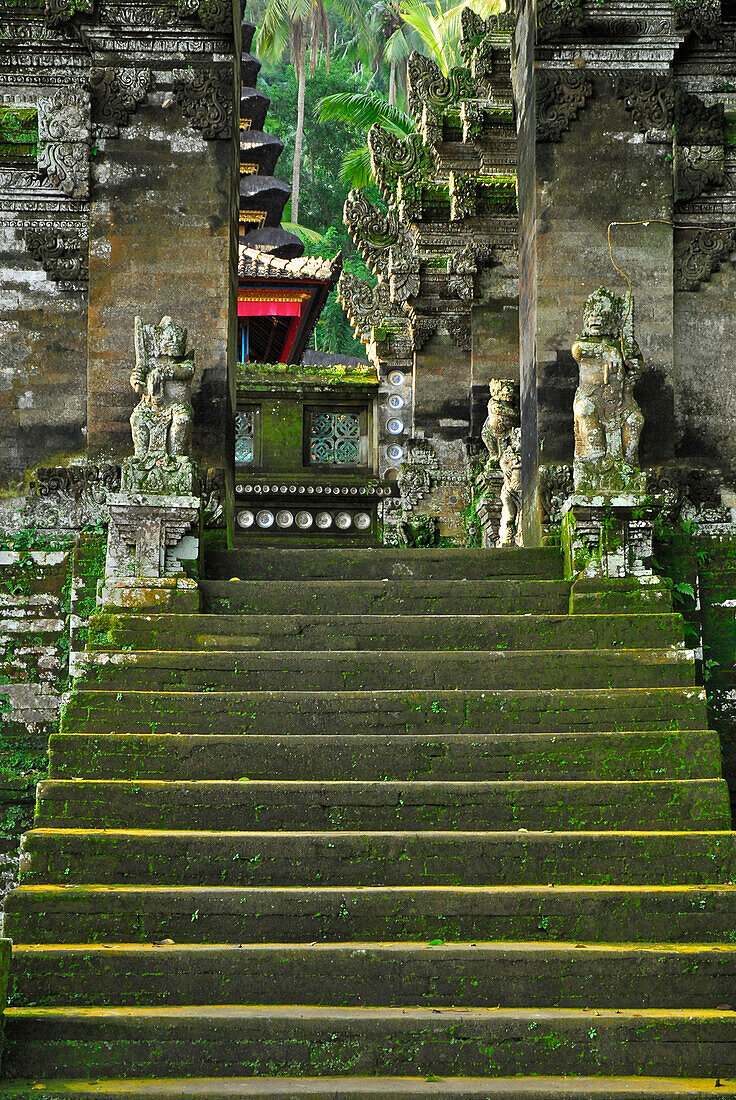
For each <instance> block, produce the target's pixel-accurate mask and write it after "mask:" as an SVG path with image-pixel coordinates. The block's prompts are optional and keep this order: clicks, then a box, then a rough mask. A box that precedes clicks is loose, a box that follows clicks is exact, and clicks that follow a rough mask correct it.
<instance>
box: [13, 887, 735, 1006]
mask: <svg viewBox="0 0 736 1100" xmlns="http://www.w3.org/2000/svg"><path fill="white" fill-rule="evenodd" d="M555 889H557V887H555ZM363 950H370V951H386V952H388V951H394V952H402V953H405V954H414V953H416V954H419V953H427V952H431V953H432V954H437V953H439V954H443V953H444V954H447V953H448V952H451V953H452V954H457V955H461V954H464V953H466V952H467V953H469V952H470V951H473V952H475V951H488V952H489V953H492V952H498V953H499V954H509V953H514V952H516V953H518V954H529V955H543V954H546V953H550V954H555V955H566V954H570V953H571V952H582V951H585V952H597V953H598V954H603V955H611V956H612V957H616V956H618V955H633V956H636V955H654V956H660V955H662V954H665V955H666V954H670V955H673V956H682V957H683V958H689V957H691V956H694V955H698V954H706V953H707V954H717V955H736V943H708V942H700V943H693V942H690V941H688V942H687V943H671V942H667V941H662V942H658V941H654V940H652V941H649V942H645V943H636V942H630V943H610V942H603V943H599V942H598V941H595V940H578V941H575V940H448V941H445V940H442V941H441V942H438V941H428V940H334V941H333V940H319V941H317V942H311V941H310V942H309V943H304V942H303V941H302V942H299V941H298V940H295V941H292V942H286V941H284V942H281V941H279V942H278V943H227V942H224V943H173V942H172V943H167V942H165V941H163V940H161V941H158V942H156V941H154V942H151V943H139V942H137V941H135V940H131V941H127V942H126V941H123V940H116V941H114V942H112V943H96V942H90V943H14V944H13V955H16V954H22V955H66V954H70V953H74V954H82V953H85V952H98V953H99V954H100V955H104V956H106V957H107V956H110V957H114V956H115V955H116V954H117V955H125V954H135V955H152V956H153V955H161V954H164V955H176V954H178V953H181V952H184V953H186V954H189V955H198V954H201V955H210V954H213V953H217V952H225V951H226V952H229V953H232V954H238V953H242V952H248V951H251V952H257V953H259V954H263V955H266V954H269V953H279V954H280V953H283V952H289V951H310V952H314V953H316V954H319V953H321V952H325V953H326V952H335V951H340V952H344V953H346V954H349V953H350V952H352V951H363ZM509 1011H510V1010H509ZM632 1011H633V1010H632Z"/></svg>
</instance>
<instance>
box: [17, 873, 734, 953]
mask: <svg viewBox="0 0 736 1100" xmlns="http://www.w3.org/2000/svg"><path fill="white" fill-rule="evenodd" d="M735 911H736V886H733V885H725V886H692V885H685V886H632V885H624V886H597V887H589V886H554V887H549V886H547V885H546V884H545V885H543V886H487V887H482V886H460V887H450V886H429V887H427V886H398V887H383V886H382V887H345V886H337V887H332V888H330V887H324V886H319V885H313V886H304V887H288V888H283V887H282V888H278V887H270V888H269V887H266V888H242V887H241V888H237V887H222V886H220V887H212V886H194V887H184V886H177V887H161V886H120V885H114V884H109V885H104V886H94V885H90V886H78V885H75V884H74V883H69V884H68V885H62V886H49V885H45V886H21V887H20V888H19V889H18V890H15V891H13V892H12V893H11V894H10V895H9V897H8V900H7V902H6V906H5V914H6V915H5V934H6V935H8V936H10V937H11V939H13V940H14V941H15V942H16V943H76V942H80V941H83V942H90V943H93V942H94V943H114V942H124V943H129V942H138V943H152V942H157V941H161V940H165V939H172V940H174V941H175V942H176V943H293V942H294V941H295V940H301V941H303V942H305V943H312V942H314V941H321V940H329V941H332V942H337V943H343V942H346V941H354V940H371V939H376V938H377V937H380V938H381V939H384V940H427V941H428V940H433V939H441V940H445V941H448V942H457V941H469V942H470V941H473V940H507V941H508V940H532V941H537V940H539V939H540V938H544V939H546V940H549V941H550V942H555V941H565V942H571V943H580V942H591V943H594V942H595V943H614V942H621V943H629V942H637V943H651V942H663V941H665V940H666V941H667V942H670V943H674V942H681V943H709V944H710V943H712V944H718V943H729V944H730V943H736V920H735V919H734V912H735Z"/></svg>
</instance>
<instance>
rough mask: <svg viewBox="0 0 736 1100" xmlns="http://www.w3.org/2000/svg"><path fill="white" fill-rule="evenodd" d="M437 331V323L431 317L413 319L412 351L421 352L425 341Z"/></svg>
mask: <svg viewBox="0 0 736 1100" xmlns="http://www.w3.org/2000/svg"><path fill="white" fill-rule="evenodd" d="M436 331H437V321H436V319H435V318H433V317H414V318H413V320H412V322H411V347H412V351H421V350H422V348H423V347H424V345H425V344H426V343H427V341H429V340H431V339H432V337H433V336H434V334H435V332H436Z"/></svg>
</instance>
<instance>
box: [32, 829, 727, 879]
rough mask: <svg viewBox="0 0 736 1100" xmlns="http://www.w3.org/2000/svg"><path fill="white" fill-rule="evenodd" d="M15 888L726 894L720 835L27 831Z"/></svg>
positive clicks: (723, 836)
mask: <svg viewBox="0 0 736 1100" xmlns="http://www.w3.org/2000/svg"><path fill="white" fill-rule="evenodd" d="M20 873H21V881H22V882H23V883H27V884H29V885H31V884H36V883H48V884H59V883H64V882H75V883H85V882H86V883H98V884H102V883H107V884H111V885H112V884H124V883H128V884H129V885H146V884H160V885H162V886H164V885H166V886H168V885H172V886H173V885H181V886H219V885H222V886H303V885H310V884H314V885H316V884H320V885H323V886H384V885H387V886H402V885H427V886H430V885H446V886H461V885H466V884H477V885H517V884H529V885H531V884H536V883H552V884H560V885H562V884H569V885H595V884H598V883H600V884H607V883H632V884H633V883H641V884H649V885H656V884H662V885H678V884H683V885H684V884H686V883H693V882H697V883H712V884H717V883H728V882H731V881H733V880H734V879H736V837H735V836H734V834H732V833H730V832H649V833H644V832H615V833H614V832H584V831H582V830H581V831H578V832H555V833H552V832H546V833H545V832H531V831H525V830H524V829H523V828H520V829H519V831H517V832H513V833H511V832H460V831H455V832H438V831H430V830H426V831H421V832H409V831H402V832H389V831H385V830H382V831H380V832H370V831H367V830H363V831H361V832H348V831H335V832H311V831H307V830H304V831H300V832H286V831H284V832H256V831H251V832H235V831H232V832H213V831H207V832H200V831H196V830H191V831H184V830H181V831H174V830H168V831H164V830H156V831H147V830H138V829H106V830H96V829H88V830H80V829H33V830H32V831H31V832H29V833H26V834H25V836H24V837H23V839H22V841H21V850H20Z"/></svg>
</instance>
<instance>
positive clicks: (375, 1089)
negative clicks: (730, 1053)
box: [0, 1075, 736, 1100]
mask: <svg viewBox="0 0 736 1100" xmlns="http://www.w3.org/2000/svg"><path fill="white" fill-rule="evenodd" d="M39 1090H41V1095H43V1097H44V1100H69V1098H70V1097H77V1098H78V1100H85V1098H87V1100H91V1098H94V1100H120V1098H123V1100H124V1098H126V1097H130V1098H133V1097H144V1098H147V1100H190V1098H191V1097H197V1100H328V1098H329V1100H335V1098H338V1100H433V1098H436V1100H491V1098H492V1100H715V1098H718V1097H723V1096H734V1095H736V1081H721V1080H720V1079H719V1080H715V1079H714V1078H713V1077H699V1078H693V1077H691V1078H679V1079H675V1078H672V1077H567V1076H566V1077H494V1078H493V1079H492V1080H489V1079H488V1078H487V1077H442V1078H439V1077H437V1076H436V1075H433V1076H432V1075H431V1076H429V1077H327V1078H325V1077H300V1078H289V1077H239V1078H235V1077H206V1078H203V1077H195V1078H192V1077H176V1078H173V1077H172V1078H164V1077H159V1078H150V1077H148V1078H137V1079H132V1078H128V1079H122V1078H118V1079H117V1080H111V1079H109V1078H107V1079H106V1080H97V1081H94V1082H90V1081H86V1080H76V1081H72V1080H67V1081H58V1080H57V1081H48V1080H41V1081H28V1082H14V1081H6V1082H1V1081H0V1096H2V1097H6V1098H7V1100H38V1096H39Z"/></svg>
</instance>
